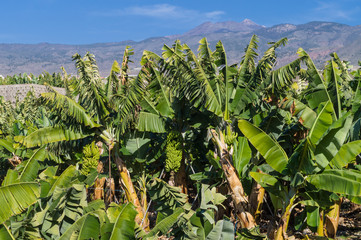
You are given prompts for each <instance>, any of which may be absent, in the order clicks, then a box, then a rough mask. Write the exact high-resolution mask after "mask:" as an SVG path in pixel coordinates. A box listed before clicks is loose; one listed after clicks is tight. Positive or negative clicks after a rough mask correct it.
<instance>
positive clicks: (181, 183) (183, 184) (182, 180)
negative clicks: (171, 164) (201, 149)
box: [174, 154, 188, 194]
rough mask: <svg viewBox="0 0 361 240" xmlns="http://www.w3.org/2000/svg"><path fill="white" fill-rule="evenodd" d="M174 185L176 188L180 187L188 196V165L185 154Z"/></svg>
mask: <svg viewBox="0 0 361 240" xmlns="http://www.w3.org/2000/svg"><path fill="white" fill-rule="evenodd" d="M174 183H175V186H176V187H180V189H181V191H182V193H184V194H188V188H187V174H186V164H185V159H184V154H183V157H182V161H181V165H180V168H179V171H178V172H177V173H176V174H175V178H174Z"/></svg>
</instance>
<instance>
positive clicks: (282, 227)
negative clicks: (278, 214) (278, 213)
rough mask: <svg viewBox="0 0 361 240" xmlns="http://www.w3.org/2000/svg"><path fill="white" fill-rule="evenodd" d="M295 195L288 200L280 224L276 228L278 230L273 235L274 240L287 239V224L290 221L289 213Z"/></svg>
mask: <svg viewBox="0 0 361 240" xmlns="http://www.w3.org/2000/svg"><path fill="white" fill-rule="evenodd" d="M295 198H296V194H295V195H294V196H293V197H292V198H291V199H290V202H289V204H288V205H287V207H286V209H285V211H284V213H283V215H282V218H281V220H280V224H279V226H278V229H277V231H276V233H275V238H274V239H275V240H284V239H287V228H288V222H289V221H290V216H291V212H292V209H293V202H294V201H295Z"/></svg>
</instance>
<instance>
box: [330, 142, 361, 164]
mask: <svg viewBox="0 0 361 240" xmlns="http://www.w3.org/2000/svg"><path fill="white" fill-rule="evenodd" d="M360 153H361V140H357V141H354V142H349V143H346V144H344V145H342V147H341V148H340V150H339V151H338V152H337V154H336V155H335V157H334V158H332V160H331V161H330V163H331V164H332V165H333V166H335V167H337V168H343V167H345V166H346V165H347V164H348V163H350V162H351V161H352V160H354V159H356V157H357V155H359V154H360Z"/></svg>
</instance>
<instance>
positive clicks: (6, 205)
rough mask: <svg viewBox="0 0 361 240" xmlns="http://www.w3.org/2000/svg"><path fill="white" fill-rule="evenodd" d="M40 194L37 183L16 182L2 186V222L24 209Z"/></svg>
mask: <svg viewBox="0 0 361 240" xmlns="http://www.w3.org/2000/svg"><path fill="white" fill-rule="evenodd" d="M39 196H40V187H39V185H38V184H37V183H33V182H28V183H15V184H11V185H7V186H3V187H0V206H1V207H0V224H2V223H4V222H5V221H6V220H7V219H9V218H10V217H11V216H13V215H16V214H19V213H21V212H22V211H24V210H25V209H26V208H28V207H29V206H30V205H32V204H34V203H35V202H36V201H37V199H38V197H39Z"/></svg>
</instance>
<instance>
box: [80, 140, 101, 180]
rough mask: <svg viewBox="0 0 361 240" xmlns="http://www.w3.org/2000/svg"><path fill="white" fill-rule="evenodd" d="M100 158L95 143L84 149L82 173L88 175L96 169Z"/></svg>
mask: <svg viewBox="0 0 361 240" xmlns="http://www.w3.org/2000/svg"><path fill="white" fill-rule="evenodd" d="M99 158H100V152H99V149H98V147H97V146H96V145H95V143H94V142H92V143H91V144H88V145H86V146H85V147H84V148H83V159H82V168H81V170H80V173H81V174H83V175H87V174H88V173H89V172H90V171H91V170H92V169H96V168H97V166H98V161H99Z"/></svg>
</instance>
